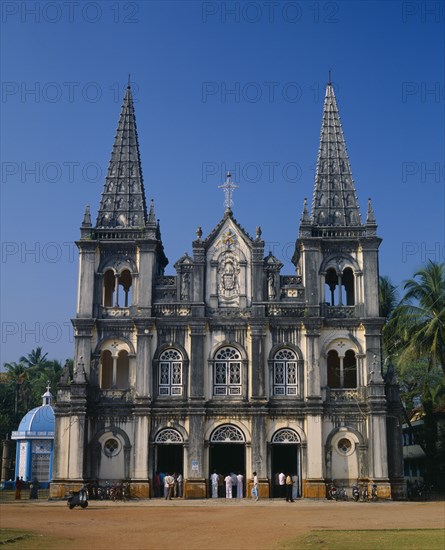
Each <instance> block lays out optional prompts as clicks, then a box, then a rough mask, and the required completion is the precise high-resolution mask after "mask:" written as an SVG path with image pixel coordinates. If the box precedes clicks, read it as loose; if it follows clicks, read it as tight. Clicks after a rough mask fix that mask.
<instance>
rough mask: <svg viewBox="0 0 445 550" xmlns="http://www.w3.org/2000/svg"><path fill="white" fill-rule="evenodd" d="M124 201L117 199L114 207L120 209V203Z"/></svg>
mask: <svg viewBox="0 0 445 550" xmlns="http://www.w3.org/2000/svg"><path fill="white" fill-rule="evenodd" d="M123 203H124V199H117V201H116V208H117V209H118V210H120V209H121V208H122V205H123Z"/></svg>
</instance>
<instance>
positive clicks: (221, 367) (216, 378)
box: [213, 347, 242, 396]
mask: <svg viewBox="0 0 445 550" xmlns="http://www.w3.org/2000/svg"><path fill="white" fill-rule="evenodd" d="M241 369H242V364H241V354H240V353H239V351H238V350H236V349H235V348H232V347H225V348H221V349H220V350H219V351H218V352H217V353H216V355H215V363H214V370H213V395H215V396H221V395H241V394H242V377H241V376H242V370H241Z"/></svg>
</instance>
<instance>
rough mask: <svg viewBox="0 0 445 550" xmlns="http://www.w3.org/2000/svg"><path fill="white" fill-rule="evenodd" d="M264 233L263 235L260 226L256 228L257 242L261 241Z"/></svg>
mask: <svg viewBox="0 0 445 550" xmlns="http://www.w3.org/2000/svg"><path fill="white" fill-rule="evenodd" d="M262 233H263V231H262V230H261V227H260V226H258V227H257V228H256V240H257V241H259V240H261V234H262Z"/></svg>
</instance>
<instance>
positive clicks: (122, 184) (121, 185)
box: [118, 181, 125, 193]
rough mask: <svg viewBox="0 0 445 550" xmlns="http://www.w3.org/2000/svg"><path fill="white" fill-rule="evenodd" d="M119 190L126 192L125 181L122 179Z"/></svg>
mask: <svg viewBox="0 0 445 550" xmlns="http://www.w3.org/2000/svg"><path fill="white" fill-rule="evenodd" d="M118 192H119V193H124V192H125V182H123V181H121V182H120V183H119V188H118Z"/></svg>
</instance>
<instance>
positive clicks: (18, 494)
mask: <svg viewBox="0 0 445 550" xmlns="http://www.w3.org/2000/svg"><path fill="white" fill-rule="evenodd" d="M22 489H23V478H22V479H20V478H19V476H17V479H16V480H15V495H14V498H15V500H20V499H21V498H22Z"/></svg>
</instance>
